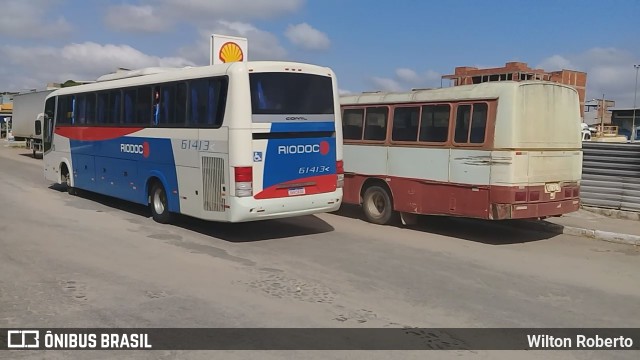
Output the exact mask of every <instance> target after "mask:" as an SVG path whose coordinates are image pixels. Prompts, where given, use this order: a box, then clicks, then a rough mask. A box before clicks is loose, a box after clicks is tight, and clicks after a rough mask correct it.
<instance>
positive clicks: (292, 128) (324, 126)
mask: <svg viewBox="0 0 640 360" xmlns="http://www.w3.org/2000/svg"><path fill="white" fill-rule="evenodd" d="M335 130H336V123H335V122H334V121H323V122H294V123H289V122H277V123H271V132H307V131H335Z"/></svg>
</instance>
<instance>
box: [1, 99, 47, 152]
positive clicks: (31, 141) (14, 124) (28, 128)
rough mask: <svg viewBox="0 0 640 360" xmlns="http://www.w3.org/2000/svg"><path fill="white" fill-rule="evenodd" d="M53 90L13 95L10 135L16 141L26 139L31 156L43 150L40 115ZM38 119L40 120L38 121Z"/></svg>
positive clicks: (41, 115)
mask: <svg viewBox="0 0 640 360" xmlns="http://www.w3.org/2000/svg"><path fill="white" fill-rule="evenodd" d="M52 91H53V90H44V91H36V92H28V93H21V94H16V95H14V97H13V115H12V121H11V128H12V129H11V130H12V135H13V137H14V138H15V140H16V141H23V140H26V143H27V148H28V149H30V150H32V151H33V157H34V158H35V157H36V154H37V153H42V152H43V150H44V149H43V146H42V117H43V111H44V101H45V99H46V97H47V95H49V94H50V93H51V92H52ZM38 119H40V121H38Z"/></svg>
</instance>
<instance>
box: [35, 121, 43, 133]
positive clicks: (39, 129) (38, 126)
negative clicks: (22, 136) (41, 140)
mask: <svg viewBox="0 0 640 360" xmlns="http://www.w3.org/2000/svg"><path fill="white" fill-rule="evenodd" d="M40 134H42V121H40V120H36V135H40Z"/></svg>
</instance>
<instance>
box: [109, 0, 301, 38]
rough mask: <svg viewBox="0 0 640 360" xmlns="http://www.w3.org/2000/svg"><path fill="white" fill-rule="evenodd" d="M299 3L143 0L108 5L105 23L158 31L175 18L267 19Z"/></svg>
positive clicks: (202, 21) (206, 21) (203, 22)
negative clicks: (134, 3) (130, 3)
mask: <svg viewBox="0 0 640 360" xmlns="http://www.w3.org/2000/svg"><path fill="white" fill-rule="evenodd" d="M303 4H304V0H233V1H228V0H144V1H143V4H142V5H114V6H112V7H111V8H109V9H108V10H107V13H106V15H105V23H106V24H107V25H108V26H109V27H111V28H112V29H114V30H119V31H131V32H162V31H166V30H168V29H170V28H172V27H173V26H174V25H175V24H176V23H179V22H186V23H190V24H194V25H195V26H196V27H199V28H206V27H208V26H210V24H211V23H212V22H215V21H220V20H225V19H227V20H228V19H233V20H234V21H250V20H260V19H270V18H274V17H277V16H281V15H285V14H289V13H293V12H295V11H297V10H298V9H300V8H301V7H302V5H303Z"/></svg>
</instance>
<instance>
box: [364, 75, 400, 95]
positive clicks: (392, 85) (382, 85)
mask: <svg viewBox="0 0 640 360" xmlns="http://www.w3.org/2000/svg"><path fill="white" fill-rule="evenodd" d="M371 82H372V83H373V85H374V86H376V90H382V91H403V90H405V89H404V88H403V86H402V85H401V84H400V83H399V82H398V81H396V80H394V79H389V78H381V77H375V76H374V77H372V78H371Z"/></svg>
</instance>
